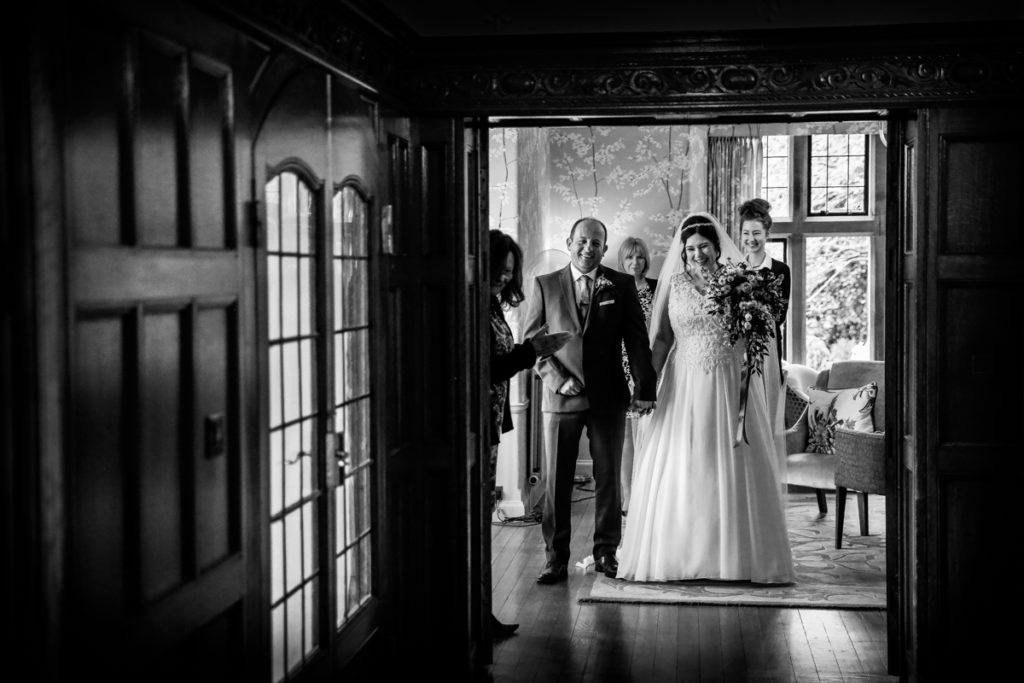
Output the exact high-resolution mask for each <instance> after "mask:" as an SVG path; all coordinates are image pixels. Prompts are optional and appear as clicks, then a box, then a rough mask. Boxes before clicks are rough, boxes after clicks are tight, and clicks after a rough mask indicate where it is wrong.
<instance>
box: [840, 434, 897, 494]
mask: <svg viewBox="0 0 1024 683" xmlns="http://www.w3.org/2000/svg"><path fill="white" fill-rule="evenodd" d="M835 447H836V457H837V462H836V486H841V487H843V488H849V489H853V490H855V491H861V492H862V493H885V432H856V431H853V430H852V429H846V428H845V427H836V440H835Z"/></svg>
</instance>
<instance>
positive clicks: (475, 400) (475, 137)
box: [461, 119, 493, 666]
mask: <svg viewBox="0 0 1024 683" xmlns="http://www.w3.org/2000/svg"><path fill="white" fill-rule="evenodd" d="M467 124H468V125H467V126H466V128H465V131H464V134H463V137H464V141H465V142H464V146H463V162H464V165H465V172H464V175H463V177H464V178H465V186H464V187H465V189H464V192H465V195H466V220H465V228H464V235H465V237H464V241H465V258H466V262H467V268H466V278H465V280H464V281H463V283H462V285H461V289H462V291H463V292H465V303H464V304H463V314H462V315H463V316H464V320H465V321H466V322H465V324H466V327H467V329H469V330H479V333H478V334H476V335H474V334H472V333H471V334H470V335H469V337H468V338H467V340H466V344H467V346H466V350H467V351H468V353H467V354H466V358H465V359H464V360H463V373H464V376H465V377H466V378H467V380H468V382H467V386H466V389H465V392H466V398H467V406H468V409H469V412H470V415H469V420H470V422H469V433H470V441H469V443H468V446H469V447H468V448H467V468H466V470H467V471H466V476H467V478H468V480H469V491H468V493H469V500H468V501H467V504H468V507H469V525H470V538H471V539H475V541H474V540H471V541H470V546H469V548H468V550H469V557H470V571H471V581H470V594H469V595H468V596H467V597H468V599H469V604H470V615H471V621H470V630H469V637H470V643H469V645H470V649H471V650H472V651H473V652H474V655H473V659H474V661H475V663H476V664H477V665H478V666H484V665H487V664H490V663H491V661H492V657H493V652H492V643H491V612H492V609H491V588H492V581H491V505H490V501H491V489H490V486H491V483H490V482H491V476H492V473H491V466H490V438H491V436H490V420H491V412H490V411H491V409H492V408H491V405H490V381H489V377H490V330H489V326H490V322H489V316H490V302H489V297H490V287H489V283H490V249H489V246H490V241H489V239H488V235H487V232H488V225H489V220H488V216H487V197H488V190H487V188H488V185H489V181H488V176H487V159H488V149H487V142H488V136H489V129H488V128H487V121H486V120H485V119H474V120H470V121H468V122H467Z"/></svg>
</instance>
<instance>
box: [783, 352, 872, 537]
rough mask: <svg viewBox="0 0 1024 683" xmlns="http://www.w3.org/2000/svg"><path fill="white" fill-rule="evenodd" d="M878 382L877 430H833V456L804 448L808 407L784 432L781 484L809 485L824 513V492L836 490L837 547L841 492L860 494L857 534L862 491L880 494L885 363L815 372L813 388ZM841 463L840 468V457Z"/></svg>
mask: <svg viewBox="0 0 1024 683" xmlns="http://www.w3.org/2000/svg"><path fill="white" fill-rule="evenodd" d="M872 381H874V382H876V383H877V384H878V395H877V396H876V397H875V404H874V408H873V411H872V419H873V421H874V424H875V429H876V430H877V431H876V432H875V433H873V434H868V433H865V432H854V431H851V430H845V429H842V428H837V429H836V438H835V448H836V452H835V453H834V454H825V453H810V452H808V451H807V445H808V428H807V410H806V409H804V411H803V413H802V414H801V415H800V417H799V419H798V420H797V421H796V423H795V424H794V425H793V426H792V427H790V428H789V429H787V430H786V482H787V483H789V484H793V485H796V486H805V487H808V488H812V489H814V491H815V494H816V495H817V498H818V509H819V510H820V511H821V512H822V514H824V513H827V512H828V503H827V502H826V499H825V492H826V491H831V490H833V489H834V490H835V491H836V547H837V548H840V547H842V537H843V521H844V515H845V511H846V491H847V489H853V490H855V491H858V492H859V496H858V501H857V502H858V507H859V509H860V519H861V535H866V534H867V512H868V507H867V494H868V493H884V492H885V465H884V452H885V448H884V439H885V435H884V424H883V421H884V419H885V363H884V362H882V361H837V362H835V363H833V364H832V367H831V368H829V369H826V370H822V371H821V372H819V373H818V375H817V377H816V378H815V380H814V382H813V386H816V387H818V388H824V389H849V388H854V387H859V386H863V385H865V384H867V383H868V382H872ZM841 459H842V461H843V464H842V466H840V460H841Z"/></svg>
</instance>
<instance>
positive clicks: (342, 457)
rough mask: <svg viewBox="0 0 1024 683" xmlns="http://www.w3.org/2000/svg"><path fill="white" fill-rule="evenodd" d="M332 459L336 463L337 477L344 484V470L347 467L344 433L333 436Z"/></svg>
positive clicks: (347, 454) (336, 433)
mask: <svg viewBox="0 0 1024 683" xmlns="http://www.w3.org/2000/svg"><path fill="white" fill-rule="evenodd" d="M334 459H335V460H336V461H337V463H338V476H339V477H341V483H342V484H344V483H345V468H346V467H348V459H349V452H348V451H347V450H345V432H335V434H334Z"/></svg>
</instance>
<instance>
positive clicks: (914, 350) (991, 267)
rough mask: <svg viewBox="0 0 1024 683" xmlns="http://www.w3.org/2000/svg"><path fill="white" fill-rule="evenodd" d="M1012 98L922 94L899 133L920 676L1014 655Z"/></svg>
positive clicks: (1016, 210)
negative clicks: (903, 152) (953, 99)
mask: <svg viewBox="0 0 1024 683" xmlns="http://www.w3.org/2000/svg"><path fill="white" fill-rule="evenodd" d="M1018 113H1019V112H1018V111H1017V110H1016V109H1011V108H981V107H977V108H968V107H965V108H959V109H952V108H950V109H928V110H924V111H923V112H922V113H921V115H920V116H919V117H918V124H917V129H916V131H915V130H914V127H912V126H908V127H907V129H906V133H905V136H904V138H905V142H906V144H907V145H909V146H910V147H909V148H908V150H907V151H908V152H909V154H908V159H910V160H911V161H910V162H909V164H908V170H907V171H906V174H907V176H908V177H910V178H914V177H915V176H916V178H918V179H920V178H922V177H923V179H924V181H925V182H920V180H918V181H917V182H911V183H909V186H910V187H911V188H913V187H915V186H916V187H923V188H925V189H926V190H927V192H926V193H925V194H921V193H919V194H918V196H917V200H916V201H911V202H910V203H909V206H910V207H911V208H913V207H915V206H916V207H919V208H920V209H921V211H920V216H919V217H912V218H911V220H908V221H906V226H907V227H908V228H911V229H912V234H909V235H907V237H906V238H905V240H904V242H905V255H904V259H903V261H904V264H905V267H904V276H903V280H904V283H905V285H904V297H906V298H907V300H906V301H905V302H904V303H903V306H902V307H903V308H904V309H905V310H906V311H910V313H911V315H910V316H909V317H908V319H907V323H906V324H907V325H912V326H913V327H912V328H911V329H909V330H907V329H906V328H904V329H905V338H904V340H903V341H904V353H903V354H902V357H903V358H904V359H909V362H907V363H906V365H905V368H906V369H905V372H904V373H903V375H902V379H903V382H904V384H905V387H908V388H911V390H912V391H913V392H915V393H914V396H913V397H912V398H910V399H909V400H907V401H904V403H905V404H906V408H905V410H904V419H903V422H904V424H905V427H904V429H903V430H902V431H903V436H904V440H905V443H906V445H905V447H904V453H903V462H902V465H901V481H902V482H903V485H904V486H907V487H909V488H910V492H909V494H910V495H909V497H908V500H909V501H913V502H914V507H913V508H906V507H905V508H903V509H901V511H900V514H901V519H902V522H903V525H904V526H903V529H902V532H903V533H906V534H912V533H913V532H914V531H915V529H916V530H917V539H918V540H917V547H916V548H914V549H909V552H907V553H906V554H907V558H906V559H907V562H906V563H905V565H904V566H902V567H901V570H904V571H910V572H913V573H914V574H915V576H916V580H913V579H904V585H905V586H906V588H907V590H910V591H913V593H912V594H911V596H908V597H909V599H910V601H911V602H910V605H909V606H908V607H909V608H910V609H911V610H912V612H905V613H906V614H909V615H910V616H911V618H910V619H909V624H908V625H909V627H910V628H909V630H907V631H905V636H904V637H909V638H910V643H909V650H910V653H911V654H910V660H911V662H910V663H911V666H910V667H909V673H910V676H909V678H910V679H911V680H996V679H998V678H1001V677H1002V676H1003V674H1002V673H1000V672H1002V671H1006V670H1009V667H1011V666H1013V665H1014V664H1015V662H1016V657H1015V653H1016V649H1017V648H1018V645H1017V644H1016V639H1015V638H1014V635H1015V634H1016V633H1017V631H1016V630H1015V629H1013V628H1012V627H1008V626H1007V625H1006V621H1005V619H1006V617H1007V615H1013V614H1017V613H1019V608H1020V605H1021V601H1020V590H1019V588H1016V587H1015V586H1016V583H1017V581H1018V580H1019V578H1018V577H1019V576H1020V570H1021V562H1020V559H1019V558H1020V554H1019V553H1015V552H1013V551H1012V548H1013V546H1014V545H1015V543H1016V541H1015V539H1014V538H1012V533H1011V537H1008V536H1007V532H1008V531H1010V530H1011V529H1012V528H1014V527H1013V521H1014V520H1015V519H1016V518H1017V517H1018V516H1019V514H1020V513H1019V509H1018V508H1019V505H1018V501H1017V500H1016V498H1015V496H1013V495H1012V494H1011V493H1009V491H1008V490H1007V488H1006V487H1007V484H1009V483H1010V482H1016V481H1019V478H1020V475H1021V471H1022V467H1021V458H1020V456H1019V453H1020V442H1021V438H1020V426H1021V423H1022V417H1024V391H1022V389H1021V387H1022V379H1024V373H1022V372H1021V369H1020V368H1021V365H1020V362H1019V355H1020V354H1019V346H1020V339H1021V338H1022V336H1024V323H1022V320H1024V318H1022V315H1021V311H1022V306H1021V301H1022V297H1024V289H1022V285H1021V283H1022V277H1021V269H1020V265H1019V260H1020V259H1019V258H1018V257H1017V253H1016V252H1017V246H1018V244H1019V242H1020V238H1021V236H1022V235H1024V192H1022V191H1021V190H1022V187H1024V132H1022V131H1021V128H1020V126H1019V125H1018V124H1017V120H1018V118H1019V117H1018V116H1017V114H1018ZM915 141H916V142H915ZM914 150H916V152H914ZM915 158H916V161H913V160H914V159H915ZM922 174H923V175H922ZM915 225H919V226H920V229H913V227H914V226H915ZM915 298H916V303H915ZM914 316H917V317H916V319H915V318H914ZM915 323H916V324H915ZM905 497H906V496H905ZM907 538H913V536H907ZM1011 618H1012V617H1011Z"/></svg>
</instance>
